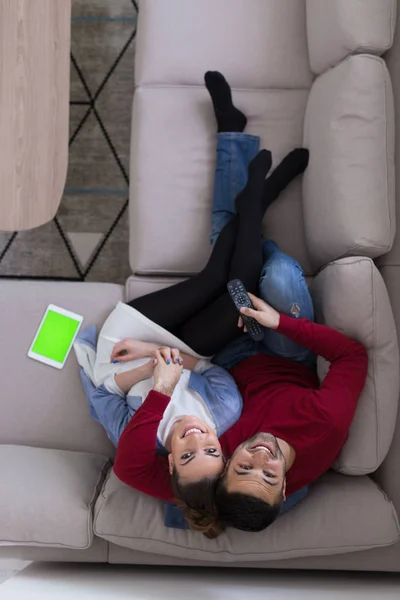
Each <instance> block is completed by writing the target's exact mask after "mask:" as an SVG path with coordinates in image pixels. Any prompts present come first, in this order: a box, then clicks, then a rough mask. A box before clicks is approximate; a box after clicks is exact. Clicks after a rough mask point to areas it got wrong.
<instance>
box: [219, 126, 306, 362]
mask: <svg viewBox="0 0 400 600" xmlns="http://www.w3.org/2000/svg"><path fill="white" fill-rule="evenodd" d="M259 146H260V138H259V137H257V136H254V135H248V134H246V133H220V134H219V135H218V147H217V165H216V173H215V186H214V200H213V211H212V232H211V243H212V244H214V243H215V240H216V239H217V237H218V235H219V234H220V232H221V230H222V229H223V227H224V226H225V225H226V223H227V222H228V221H229V220H230V219H231V218H232V216H233V215H234V214H235V212H236V211H235V198H236V196H237V195H238V193H239V192H240V191H241V190H242V189H243V188H244V186H245V185H246V182H247V168H248V165H249V163H250V161H251V160H252V159H253V158H254V156H255V155H256V154H257V152H258V151H259ZM260 244H262V252H263V258H264V264H263V268H262V271H261V277H260V295H261V298H263V300H265V301H266V302H268V304H270V305H271V306H273V307H274V308H275V309H276V310H278V311H279V312H281V313H284V314H286V315H289V316H291V317H293V318H295V319H298V318H300V317H302V318H306V319H308V320H310V321H313V320H314V307H313V302H312V298H311V295H310V292H309V290H308V286H307V283H306V280H305V278H304V273H303V270H302V268H301V266H300V264H299V263H298V262H297V261H296V260H294V258H292V257H291V256H288V255H287V254H284V253H283V252H281V251H280V249H279V248H278V246H277V245H276V244H275V242H273V241H272V240H264V241H261V240H260ZM259 353H266V354H269V355H273V356H281V357H283V358H287V359H289V360H293V361H296V362H301V363H303V364H305V365H307V366H309V367H313V368H314V367H315V360H316V359H315V355H314V354H313V353H312V352H311V351H310V350H308V349H307V348H305V347H304V346H300V345H299V344H297V343H296V342H293V341H292V340H289V339H288V338H286V337H285V336H284V335H282V334H280V333H277V332H276V331H273V330H271V329H265V333H264V339H263V340H262V341H261V342H254V341H253V340H252V339H251V338H250V336H249V335H243V336H240V337H239V338H238V339H237V340H235V341H234V342H232V343H230V344H229V345H228V346H226V347H225V348H223V349H222V350H221V351H220V352H219V353H218V354H216V356H215V357H214V359H213V361H214V362H215V364H217V365H220V366H221V367H224V368H225V369H231V368H232V367H234V366H235V365H237V364H238V363H239V362H241V361H242V360H245V359H246V358H248V357H249V356H252V355H254V354H259Z"/></svg>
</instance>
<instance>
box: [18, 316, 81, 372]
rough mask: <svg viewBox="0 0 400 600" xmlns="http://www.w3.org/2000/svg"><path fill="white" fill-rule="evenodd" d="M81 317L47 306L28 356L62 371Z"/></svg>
mask: <svg viewBox="0 0 400 600" xmlns="http://www.w3.org/2000/svg"><path fill="white" fill-rule="evenodd" d="M82 321H83V317H82V316H81V315H77V314H76V313H73V312H70V311H69V310H65V308H60V307H59V306H55V305H54V304H49V306H48V307H47V310H46V312H45V314H44V317H43V319H42V322H41V323H40V325H39V329H38V330H37V332H36V335H35V338H34V340H33V342H32V345H31V347H30V348H29V351H28V356H29V357H30V358H33V359H35V360H38V361H40V362H42V363H45V364H46V365H50V367H55V368H56V369H62V368H63V366H64V364H65V361H66V360H67V358H68V354H69V353H70V350H71V348H72V344H73V343H74V341H75V338H76V336H77V334H78V331H79V328H80V326H81V325H82Z"/></svg>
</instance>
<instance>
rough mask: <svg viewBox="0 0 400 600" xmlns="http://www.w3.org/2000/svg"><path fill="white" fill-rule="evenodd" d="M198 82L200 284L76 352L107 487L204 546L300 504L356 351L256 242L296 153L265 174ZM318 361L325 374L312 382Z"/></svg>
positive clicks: (346, 423)
mask: <svg viewBox="0 0 400 600" xmlns="http://www.w3.org/2000/svg"><path fill="white" fill-rule="evenodd" d="M205 80H206V86H207V89H208V90H209V92H210V94H211V98H212V101H213V106H214V111H215V115H216V119H217V124H218V148H217V166H216V177H215V188H214V202H213V222H212V235H211V241H212V243H213V244H214V246H213V251H212V254H211V257H210V259H209V261H208V263H207V265H206V267H205V268H204V269H203V271H202V272H201V273H199V274H198V275H196V276H194V277H192V278H190V279H188V280H186V281H183V282H181V283H179V284H176V285H174V286H172V287H169V288H167V289H163V290H161V291H158V292H154V293H152V294H148V295H146V296H143V297H141V298H138V299H136V300H133V301H132V302H130V303H129V304H128V305H126V304H123V303H119V304H118V305H117V307H116V308H115V310H114V311H113V313H112V314H111V315H110V317H109V318H108V319H107V321H106V323H105V325H104V327H103V328H102V330H101V333H100V336H99V339H98V341H97V340H96V334H95V332H94V333H93V330H91V331H88V330H86V331H84V332H83V333H82V334H81V335H80V336H79V339H78V342H77V344H76V351H77V356H78V361H79V363H80V365H81V367H82V369H81V376H82V381H83V384H84V388H85V391H86V394H87V397H88V400H89V404H90V408H91V414H92V416H93V417H94V418H95V419H97V420H98V421H99V422H100V423H101V424H102V425H103V426H104V428H105V430H106V431H107V434H108V436H109V437H110V439H111V441H112V442H113V443H114V444H115V445H116V446H117V455H116V460H115V464H114V471H115V473H116V475H117V477H119V479H120V480H121V481H123V482H124V483H126V484H128V485H130V486H132V487H133V488H135V489H138V490H140V491H142V492H144V493H146V494H149V495H151V496H154V497H156V498H160V499H162V500H165V501H168V502H174V503H176V504H178V506H181V507H182V508H183V510H184V514H185V517H186V520H187V522H188V523H189V525H190V526H191V527H192V528H193V529H196V530H198V531H202V532H203V533H204V534H205V535H206V536H208V537H215V536H216V535H218V534H219V533H220V532H221V531H222V530H223V528H224V527H225V526H233V527H236V528H239V529H242V530H245V531H261V530H263V529H265V528H266V527H267V526H268V525H269V524H270V523H272V522H273V521H274V520H275V519H276V517H277V515H278V514H279V512H280V511H281V507H282V505H283V506H285V501H286V497H290V496H291V497H292V498H293V499H294V501H296V499H298V498H301V497H303V496H304V490H305V489H306V487H307V486H308V484H310V483H312V482H313V481H315V480H316V479H317V478H318V477H319V476H320V475H321V474H322V473H323V472H325V471H326V470H328V469H329V468H330V467H331V466H332V464H333V462H334V461H335V459H336V458H337V456H338V454H339V452H340V450H341V448H342V446H343V444H344V443H345V441H346V438H347V434H348V430H349V427H350V425H351V422H352V419H353V416H354V413H355V410H356V406H357V401H358V398H359V396H360V394H361V391H362V389H363V386H364V382H365V378H366V373H367V354H366V351H365V349H364V348H363V346H361V345H360V344H359V343H357V342H355V341H353V340H351V339H349V338H348V337H346V336H345V335H343V334H342V333H339V332H338V331H335V330H332V329H330V328H328V327H325V326H322V325H317V324H315V323H313V317H314V314H313V305H312V300H311V297H310V294H309V291H308V288H307V284H306V282H305V279H304V276H303V272H302V269H301V267H300V265H299V264H298V263H297V262H296V261H295V260H294V259H292V258H290V257H289V256H287V255H285V254H283V253H282V252H281V251H280V250H279V248H278V247H277V246H276V244H275V243H274V242H272V241H264V242H262V234H261V224H262V218H263V215H264V213H265V210H266V208H267V207H268V206H269V204H271V202H273V201H274V200H275V199H276V198H277V197H278V196H279V194H280V192H281V191H282V190H283V189H284V188H285V187H286V186H287V185H288V183H290V181H292V180H293V179H294V178H295V177H296V176H297V175H298V174H300V173H302V172H303V171H304V169H305V168H306V166H307V162H308V152H307V151H306V150H304V149H297V150H294V151H293V152H291V153H290V154H289V155H287V156H286V157H285V158H284V160H283V161H282V162H281V163H280V164H279V165H278V166H277V167H276V169H275V170H274V171H273V173H272V174H271V175H270V176H269V177H268V178H267V179H266V175H267V172H268V171H269V169H270V167H271V154H270V153H269V152H268V151H266V150H262V151H261V152H259V138H258V137H256V136H252V135H247V134H245V133H243V130H244V128H245V125H246V118H245V116H244V115H243V113H241V112H240V111H239V110H238V109H236V108H235V107H234V105H233V104H232V97H231V91H230V88H229V86H228V84H227V82H226V80H225V79H224V78H223V76H222V75H221V74H219V73H215V72H209V73H207V74H206V77H205ZM260 274H261V277H260ZM236 278H238V279H241V280H242V282H243V283H244V285H245V287H246V289H247V290H248V292H249V293H250V294H251V298H252V301H253V305H254V310H251V309H242V312H243V313H244V314H247V315H249V316H252V317H254V318H255V319H256V320H257V321H258V322H259V323H260V324H261V325H262V326H263V327H264V328H265V333H264V339H263V341H262V342H259V343H257V342H254V341H253V340H252V339H251V338H250V336H248V335H246V334H244V333H243V332H242V331H241V329H240V328H241V327H243V322H242V319H241V318H240V317H239V320H238V313H237V311H236V309H235V307H234V305H233V303H232V300H231V298H230V297H229V295H228V293H227V291H226V285H227V282H228V281H230V280H231V279H236ZM256 294H260V295H261V297H262V299H260V298H258V297H257V296H256ZM238 325H239V328H238ZM139 340H140V341H139ZM154 340H157V343H154ZM316 355H321V356H323V357H324V358H325V359H326V360H328V361H329V362H330V363H331V367H330V371H329V373H328V375H327V377H326V378H325V380H324V381H323V382H322V383H320V382H319V380H318V378H317V374H316V370H315V357H316ZM204 356H213V359H212V362H210V361H209V360H208V359H205V358H204ZM242 409H243V410H242Z"/></svg>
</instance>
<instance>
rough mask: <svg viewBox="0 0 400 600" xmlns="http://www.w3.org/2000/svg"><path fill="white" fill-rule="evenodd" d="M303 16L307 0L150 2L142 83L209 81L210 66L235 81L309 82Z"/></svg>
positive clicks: (141, 52)
mask: <svg viewBox="0 0 400 600" xmlns="http://www.w3.org/2000/svg"><path fill="white" fill-rule="evenodd" d="M305 20H306V19H305V0H295V1H293V0H268V1H267V2H266V1H265V0H251V4H250V5H249V1H248V0H218V1H217V2H216V1H215V0H202V1H201V2H194V1H191V0H189V1H188V0H169V2H165V0H144V1H143V2H141V3H140V15H139V21H140V25H139V28H138V38H137V45H136V53H137V55H136V69H135V77H136V83H137V84H138V85H140V86H143V85H159V84H168V85H171V84H173V85H174V84H182V85H203V76H204V73H205V71H208V70H210V69H211V70H218V71H222V73H224V74H225V76H226V77H227V78H228V80H229V82H230V83H231V85H233V86H234V87H241V88H256V89H260V88H271V89H273V88H301V87H303V88H304V87H309V86H310V83H311V71H310V67H309V63H308V55H307V40H306V23H305ZM160 106H161V105H160Z"/></svg>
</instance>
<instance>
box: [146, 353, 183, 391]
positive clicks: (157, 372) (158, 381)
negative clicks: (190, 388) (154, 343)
mask: <svg viewBox="0 0 400 600" xmlns="http://www.w3.org/2000/svg"><path fill="white" fill-rule="evenodd" d="M161 350H165V348H161V349H160V350H157V351H156V352H155V357H154V360H155V361H157V363H156V365H155V367H154V372H153V377H154V386H153V390H154V391H156V392H160V394H165V395H166V396H172V394H173V392H174V389H175V387H176V384H177V383H178V381H179V379H180V378H181V375H182V370H183V361H182V359H180V360H179V359H178V362H171V359H169V363H168V362H166V361H165V357H164V355H163V354H162V353H161ZM167 360H168V359H167Z"/></svg>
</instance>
